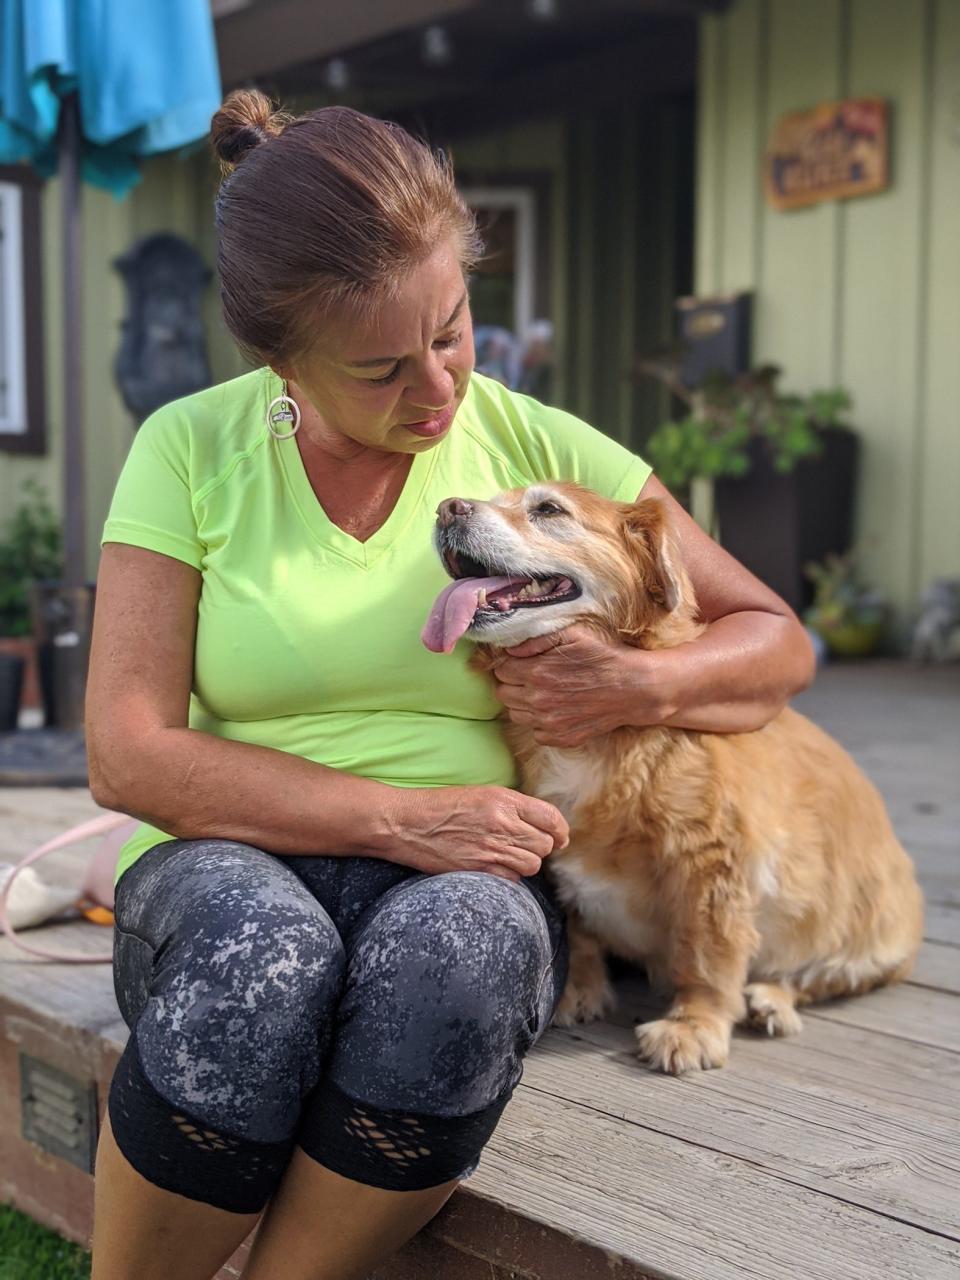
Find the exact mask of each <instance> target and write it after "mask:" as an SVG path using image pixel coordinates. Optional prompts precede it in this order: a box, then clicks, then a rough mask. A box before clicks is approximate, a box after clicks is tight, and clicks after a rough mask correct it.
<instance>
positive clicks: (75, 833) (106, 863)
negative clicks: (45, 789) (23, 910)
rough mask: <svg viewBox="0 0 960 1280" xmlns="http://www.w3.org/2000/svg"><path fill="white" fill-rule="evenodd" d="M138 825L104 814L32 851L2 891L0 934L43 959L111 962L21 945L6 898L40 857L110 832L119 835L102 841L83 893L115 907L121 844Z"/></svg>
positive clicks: (120, 816)
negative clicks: (114, 884)
mask: <svg viewBox="0 0 960 1280" xmlns="http://www.w3.org/2000/svg"><path fill="white" fill-rule="evenodd" d="M136 825H137V823H136V822H135V821H134V820H133V819H132V818H128V817H127V815H126V814H125V813H105V814H103V815H102V816H101V817H99V818H91V819H90V820H89V821H88V822H81V823H80V824H79V825H78V826H76V827H71V828H70V830H69V831H64V832H62V833H61V834H60V835H58V836H54V837H53V839H52V840H48V841H47V842H46V844H42V845H40V846H39V847H38V848H36V849H33V850H31V852H30V853H28V854H27V855H26V857H24V858H21V860H20V861H19V862H18V863H17V864H16V866H15V867H14V869H13V871H12V872H11V874H10V876H9V878H8V879H7V880H6V882H5V883H4V885H3V887H2V889H0V931H2V932H3V933H4V934H5V935H6V936H7V937H8V938H9V939H10V941H11V942H12V943H13V945H14V946H15V947H19V948H20V950H21V951H27V952H29V953H30V954H31V955H34V956H43V958H44V959H45V960H72V961H75V962H76V963H77V964H103V963H105V962H107V961H109V962H111V963H112V961H113V954H112V953H110V954H107V955H89V954H85V953H83V952H81V951H48V950H47V949H46V948H45V947H31V946H29V945H28V944H27V943H26V942H21V941H20V939H19V938H18V937H17V935H16V934H15V933H14V931H13V926H12V925H11V924H10V920H9V918H8V916H7V896H8V894H9V893H10V888H11V886H12V885H13V882H14V880H15V879H16V878H17V876H18V875H19V873H20V872H21V871H22V870H23V868H24V867H28V866H29V865H30V863H31V862H36V861H37V860H38V859H39V858H43V857H45V856H46V855H47V854H48V853H53V852H54V851H55V850H57V849H66V848H67V847H68V846H69V845H72V844H79V843H80V841H81V840H89V839H90V837H91V836H103V835H107V833H108V832H116V833H117V834H116V835H115V836H114V837H113V839H111V840H105V841H103V842H102V844H101V847H100V849H99V850H98V851H97V853H96V854H95V855H94V857H93V860H92V862H91V866H90V869H89V870H88V872H87V876H86V878H85V880H84V885H83V889H84V892H90V891H91V890H92V894H91V896H93V897H95V898H96V899H97V900H98V901H100V902H103V900H104V899H105V898H108V897H109V899H110V905H111V906H112V905H113V903H112V871H113V869H115V868H116V863H117V855H118V854H119V852H120V845H121V844H122V843H123V841H124V840H126V838H127V836H128V835H129V834H130V833H131V832H132V831H133V829H134V827H136ZM124 827H126V828H129V830H127V831H123V832H122V833H121V828H124ZM108 878H109V881H110V883H109V887H105V886H107V880H108Z"/></svg>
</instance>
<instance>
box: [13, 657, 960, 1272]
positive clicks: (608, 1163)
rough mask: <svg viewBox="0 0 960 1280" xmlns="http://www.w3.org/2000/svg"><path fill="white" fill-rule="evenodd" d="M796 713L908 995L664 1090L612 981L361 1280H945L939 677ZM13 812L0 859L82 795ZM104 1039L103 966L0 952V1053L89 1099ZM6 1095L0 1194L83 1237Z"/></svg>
mask: <svg viewBox="0 0 960 1280" xmlns="http://www.w3.org/2000/svg"><path fill="white" fill-rule="evenodd" d="M797 706H798V707H799V708H800V709H801V710H804V711H805V712H807V714H810V715H812V716H813V718H814V719H816V720H818V721H819V722H820V723H821V724H823V725H824V726H825V727H826V728H827V729H829V730H830V731H831V732H833V733H834V734H835V735H836V736H837V737H838V738H839V739H840V740H841V741H842V742H843V743H844V744H845V745H846V746H847V747H849V748H850V749H851V750H852V752H853V754H854V755H855V756H856V757H857V759H858V760H859V761H860V763H861V764H862V765H863V767H864V768H865V769H866V771H867V772H868V773H869V774H870V775H871V776H872V777H873V779H874V780H875V782H876V783H877V784H878V785H879V786H880V788H881V790H882V791H883V792H884V795H885V796H886V799H887V803H888V805H889V808H890V811H891V815H892V817H893V820H894V823H895V825H896V827H897V829H898V832H899V834H900V836H901V838H902V839H903V841H904V843H905V844H906V846H907V848H908V849H909V850H910V852H911V853H912V854H913V856H914V858H915V860H916V863H917V866H918V869H919V872H920V878H921V881H922V883H923V885H924V889H925V892H926V894H927V899H928V906H927V921H928V923H927V941H926V942H925V944H924V947H923V950H922V953H921V957H920V961H919V964H918V966H917V970H916V973H915V974H914V976H913V979H912V981H911V982H910V983H908V984H905V985H903V986H901V987H899V988H895V989H892V990H887V991H881V992H876V993H874V994H872V995H869V996H865V997H862V998H860V999H857V1000H851V1001H840V1002H836V1003H834V1004H830V1005H827V1006H822V1007H819V1008H816V1009H812V1010H806V1011H805V1012H804V1031H803V1033H802V1035H800V1036H799V1037H797V1038H795V1039H792V1040H789V1041H773V1040H766V1039H762V1038H758V1037H755V1036H751V1035H747V1034H742V1035H741V1034H738V1035H737V1038H736V1041H735V1044H734V1052H733V1055H732V1059H731V1064H730V1066H729V1067H728V1068H726V1069H725V1070H722V1071H712V1072H708V1073H705V1074H702V1075H698V1076H693V1077H687V1078H684V1079H680V1080H676V1079H672V1078H667V1077H662V1076H656V1075H653V1074H652V1073H650V1072H648V1071H647V1070H645V1069H644V1068H643V1067H642V1066H640V1065H639V1064H638V1062H637V1060H636V1058H635V1057H634V1056H633V1037H632V1032H631V1029H630V1028H631V1024H632V1022H633V1020H634V1018H635V1017H637V1016H638V1015H640V1014H643V1015H646V1014H647V1011H648V1008H649V1007H650V1006H649V994H648V992H647V991H646V989H645V988H644V986H643V985H642V984H641V983H640V982H639V981H638V980H637V979H636V978H634V977H630V976H627V977H624V978H622V979H621V980H620V981H619V982H618V989H619V993H620V1006H619V1009H618V1011H617V1013H616V1014H615V1016H614V1017H613V1018H612V1019H611V1020H610V1021H609V1022H605V1023H600V1024H595V1025H593V1026H590V1027H585V1028H580V1029H577V1030H575V1031H551V1032H549V1033H548V1034H547V1036H546V1037H545V1038H544V1040H543V1041H542V1042H541V1044H540V1045H539V1046H538V1048H537V1049H536V1050H535V1051H534V1052H533V1053H532V1054H531V1055H530V1057H529V1059H528V1062H527V1066H526V1071H525V1074H524V1079H523V1083H522V1084H521V1086H520V1087H519V1088H518V1090H517V1093H516V1094H515V1096H514V1099H513V1101H512V1102H511V1104H510V1106H509V1107H508V1109H507V1112H506V1113H505V1116H504V1119H503V1121H502V1123H501V1125H500V1127H499V1129H498V1130H497V1132H496V1134H495V1135H494V1137H493V1139H492V1140H491V1142H490V1145H489V1146H488V1148H487V1150H486V1152H485V1154H484V1157H483V1160H482V1163H481V1166H480V1169H479V1170H478V1172H477V1173H476V1175H475V1176H474V1177H473V1178H471V1179H470V1180H469V1181H468V1182H467V1183H466V1184H465V1186H464V1188H463V1189H462V1190H461V1191H460V1192H459V1193H458V1194H457V1196H456V1197H454V1200H453V1201H452V1202H451V1204H450V1205H449V1206H448V1207H447V1208H446V1209H445V1210H444V1212H443V1213H442V1214H441V1215H440V1216H439V1217H438V1218H437V1219H436V1220H435V1222H434V1223H433V1224H431V1226H430V1227H429V1228H428V1229H427V1231H425V1232H424V1233H422V1234H421V1236H420V1237H419V1238H418V1240H416V1241H415V1242H414V1243H413V1244H412V1245H411V1246H409V1247H408V1249H407V1250H406V1251H405V1252H404V1254H403V1256H402V1258H401V1259H400V1260H398V1261H397V1262H395V1263H394V1264H392V1265H391V1266H390V1267H389V1268H384V1269H383V1271H382V1272H380V1273H378V1277H377V1280H387V1277H390V1278H391V1280H433V1278H434V1277H436V1278H437V1280H447V1278H450V1280H452V1278H454V1277H457V1278H458V1280H460V1278H462V1280H481V1278H482V1280H507V1277H509V1276H514V1277H539V1278H542V1280H594V1278H595V1277H596V1278H597V1280H599V1277H604V1280H627V1278H630V1280H639V1278H640V1277H646V1278H649V1280H735V1278H736V1280H876V1278H877V1277H879V1276H881V1275H882V1276H884V1277H889V1278H892V1280H948V1277H949V1278H950V1280H957V1277H960V1124H958V1122H957V1121H958V1110H960V1107H958V1100H960V834H958V833H960V785H958V783H960V668H957V667H954V668H952V669H948V670H943V669H941V670H929V671H927V670H921V671H915V670H912V669H910V668H908V667H906V666H899V665H897V664H870V665H864V666H856V667H839V666H838V667H832V668H828V669H827V670H826V671H825V672H824V673H823V674H822V676H821V678H820V679H819V681H818V682H817V685H816V686H815V688H814V689H813V690H811V691H810V692H808V693H807V694H805V695H804V696H803V697H802V698H800V699H798V700H797ZM25 797H26V793H19V792H13V791H8V792H3V791H0V858H2V857H4V856H9V855H10V854H11V853H16V852H18V851H19V850H21V849H25V848H26V847H28V845H29V843H30V842H31V841H33V840H35V839H37V838H39V837H41V836H42V835H43V834H45V833H46V831H47V830H50V829H51V828H53V829H56V827H57V826H58V825H62V823H63V821H65V820H66V816H67V815H61V814H60V813H58V812H57V808H58V806H59V807H60V808H61V809H62V807H63V806H64V805H66V806H67V807H68V808H72V809H73V810H74V811H75V812H76V816H77V817H79V816H83V815H84V814H85V813H86V812H87V811H88V809H89V799H88V797H86V796H85V794H84V793H76V792H75V793H66V792H65V793H60V795H59V797H57V796H53V795H51V797H50V799H49V801H48V803H47V804H46V805H44V806H41V808H42V809H43V810H44V811H43V812H42V813H41V812H38V810H37V804H38V800H39V797H38V796H37V793H36V792H34V793H32V800H31V802H30V803H29V804H28V803H27V801H26V799H25ZM31 809H32V810H33V816H32V817H31V816H30V814H29V812H28V810H31ZM62 856H65V857H67V858H69V857H70V855H69V854H67V855H62ZM78 933H79V934H81V935H82V936H83V937H84V938H85V940H86V942H87V945H90V946H91V947H92V949H100V948H102V947H104V946H108V945H109V930H106V929H104V930H97V929H94V928H92V927H90V926H86V925H76V924H72V925H56V926H51V927H48V928H47V929H46V930H44V934H45V938H47V939H50V940H51V942H52V943H53V945H56V944H57V939H58V938H63V940H64V943H66V942H67V939H68V938H69V945H74V944H75V942H76V938H77V935H78ZM58 1026H59V1027H60V1028H61V1032H62V1034H61V1035H60V1036H59V1038H58V1037H57V1035H56V1034H55V1029H56V1028H57V1027H58ZM126 1034H127V1032H126V1028H125V1026H124V1025H123V1023H122V1021H121V1020H120V1019H119V1015H118V1011H117V1009H116V1005H115V1003H114V999H113V992H112V983H111V977H110V971H109V966H107V965H103V966H65V965H64V966H56V965H54V966H50V965H46V964H43V963H37V964H33V963H31V962H30V961H29V960H28V959H27V958H26V957H24V959H23V960H22V961H21V960H19V959H15V958H12V957H11V949H10V948H9V944H7V943H6V942H0V1051H2V1049H3V1046H4V1045H5V1044H6V1045H7V1046H12V1045H13V1044H14V1043H16V1044H18V1045H20V1046H21V1047H23V1046H25V1045H28V1044H29V1045H32V1046H33V1047H32V1048H30V1049H29V1050H28V1051H30V1052H37V1053H39V1054H40V1056H44V1055H46V1056H47V1058H48V1060H50V1061H51V1062H53V1063H57V1064H59V1065H63V1066H64V1069H69V1068H68V1067H67V1066H66V1065H65V1064H66V1060H67V1058H69V1060H70V1062H71V1063H72V1065H73V1069H74V1071H75V1072H77V1073H82V1072H87V1073H89V1074H90V1076H91V1078H93V1079H97V1080H98V1081H100V1095H101V1105H102V1103H103V1102H105V1098H106V1092H105V1089H106V1082H107V1081H108V1080H109V1073H110V1071H111V1070H112V1063H113V1062H115V1060H116V1055H117V1054H118V1053H119V1052H120V1050H121V1048H122V1045H123V1043H124V1042H125V1039H126ZM8 1061H9V1054H8ZM4 1085H6V1086H7V1087H3V1086H4ZM18 1092H19V1090H18V1088H17V1086H16V1083H15V1081H14V1080H13V1079H12V1078H11V1077H10V1075H9V1070H8V1071H7V1072H4V1071H3V1070H0V1107H2V1111H0V1199H14V1201H15V1202H16V1203H18V1204H20V1205H21V1207H23V1208H24V1209H26V1210H27V1211H28V1212H31V1213H33V1214H34V1216H37V1217H41V1218H43V1219H44V1220H45V1221H48V1222H51V1223H52V1225H57V1226H59V1228H60V1229H61V1230H63V1231H65V1233H66V1234H69V1235H72V1236H73V1238H75V1239H80V1240H83V1239H84V1238H85V1233H86V1232H88V1231H89V1225H88V1221H89V1204H90V1203H91V1202H92V1196H91V1188H90V1185H89V1184H90V1181H91V1180H90V1178H89V1175H83V1174H81V1173H80V1171H79V1170H75V1169H73V1167H72V1166H69V1165H67V1164H65V1163H64V1162H63V1161H60V1160H56V1159H54V1158H52V1157H49V1156H47V1155H45V1154H44V1153H42V1152H37V1149H36V1148H34V1147H29V1146H28V1144H25V1143H23V1142H22V1140H21V1139H20V1138H19V1117H18V1113H17V1109H16V1106H15V1105H13V1104H14V1102H16V1099H11V1094H14V1093H15V1094H18ZM25 1152H26V1153H27V1154H26V1155H25ZM30 1161H33V1164H32V1165H30V1166H29V1167H28V1164H29V1162H30ZM54 1184H56V1186H57V1187H60V1186H62V1185H67V1184H69V1186H70V1187H71V1188H73V1191H72V1193H71V1194H73V1196H74V1200H76V1206H75V1207H74V1208H72V1209H69V1210H68V1209H64V1208H62V1207H59V1206H56V1205H54V1204H53V1199H54V1197H52V1196H51V1192H50V1187H51V1186H54ZM71 1203H72V1202H71ZM77 1206H79V1207H77ZM85 1214H86V1215H87V1216H86V1217H84V1215H85ZM84 1224H87V1225H84ZM241 1258H242V1252H241V1253H240V1254H238V1255H236V1257H235V1258H234V1259H233V1260H232V1261H231V1264H230V1265H228V1266H227V1267H225V1268H224V1270H223V1272H222V1273H221V1275H222V1276H223V1277H226V1276H237V1275H239V1274H240V1265H241Z"/></svg>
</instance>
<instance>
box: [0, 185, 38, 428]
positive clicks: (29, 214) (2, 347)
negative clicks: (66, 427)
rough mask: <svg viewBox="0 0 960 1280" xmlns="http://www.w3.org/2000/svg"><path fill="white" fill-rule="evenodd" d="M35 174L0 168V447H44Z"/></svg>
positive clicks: (36, 187)
mask: <svg viewBox="0 0 960 1280" xmlns="http://www.w3.org/2000/svg"><path fill="white" fill-rule="evenodd" d="M40 278H41V276H40V195H39V180H38V179H36V178H35V177H34V176H33V174H32V173H30V172H29V171H28V170H25V169H19V168H0V449H3V450H6V451H8V452H17V453H43V452H44V423H43V419H44V406H43V350H42V342H43V334H42V327H41V314H40V305H41V298H40Z"/></svg>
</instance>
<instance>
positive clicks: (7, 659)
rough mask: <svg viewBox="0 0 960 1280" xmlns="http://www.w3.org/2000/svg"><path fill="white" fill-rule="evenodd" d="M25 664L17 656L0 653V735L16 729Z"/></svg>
mask: <svg viewBox="0 0 960 1280" xmlns="http://www.w3.org/2000/svg"><path fill="white" fill-rule="evenodd" d="M24 666H25V663H24V661H23V658H21V657H20V656H19V655H18V654H13V653H0V733H10V732H11V731H12V730H13V729H16V727H17V719H18V717H19V714H20V692H21V690H22V688H23V668H24Z"/></svg>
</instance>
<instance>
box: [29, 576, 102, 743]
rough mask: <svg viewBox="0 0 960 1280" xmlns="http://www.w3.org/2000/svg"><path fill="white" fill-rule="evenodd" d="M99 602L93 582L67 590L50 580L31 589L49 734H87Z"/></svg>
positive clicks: (32, 616)
mask: <svg viewBox="0 0 960 1280" xmlns="http://www.w3.org/2000/svg"><path fill="white" fill-rule="evenodd" d="M95 596H96V587H95V586H94V584H93V583H92V582H89V583H87V584H86V585H85V586H82V587H68V586H66V585H65V584H64V583H62V582H59V581H56V580H47V581H44V582H34V583H33V584H32V585H31V587H30V613H31V619H32V623H33V634H34V638H35V640H36V642H37V660H38V664H39V668H40V689H41V692H42V695H43V709H44V720H45V723H46V725H47V727H48V728H55V729H72V730H79V729H82V728H83V708H84V695H85V692H86V683H87V663H88V661H89V657H90V635H91V631H92V629H93V605H94V599H95Z"/></svg>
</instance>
